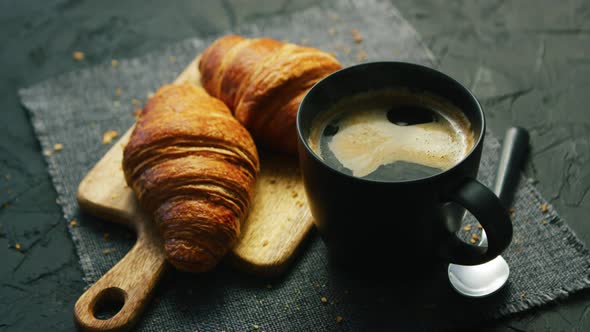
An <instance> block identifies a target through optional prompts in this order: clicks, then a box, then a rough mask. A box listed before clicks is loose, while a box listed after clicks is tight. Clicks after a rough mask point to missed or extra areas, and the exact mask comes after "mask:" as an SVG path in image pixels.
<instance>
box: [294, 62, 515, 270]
mask: <svg viewBox="0 0 590 332" xmlns="http://www.w3.org/2000/svg"><path fill="white" fill-rule="evenodd" d="M389 88H404V89H408V90H409V91H420V92H427V93H429V94H434V95H436V96H439V97H442V98H443V99H446V100H447V101H449V102H450V103H452V104H454V106H456V107H458V108H459V109H460V110H462V112H463V113H464V115H465V116H466V117H467V119H468V120H469V121H470V123H471V129H472V130H473V135H474V142H475V143H474V145H473V148H472V150H471V152H469V153H468V154H467V155H466V156H465V157H464V158H463V159H462V160H461V161H460V162H458V163H457V164H455V165H454V166H453V167H451V168H450V169H448V170H446V171H442V172H440V173H438V174H436V175H433V176H430V177H427V178H421V179H418V180H407V181H397V182H396V181H375V180H368V179H363V178H358V177H354V176H351V175H347V174H345V173H342V172H339V171H338V170H336V169H335V168H332V167H331V166H329V165H328V164H326V163H325V162H324V161H323V160H322V158H320V157H319V156H317V155H316V154H315V153H314V152H313V150H312V149H311V148H310V145H309V144H308V138H309V135H310V129H311V126H312V122H313V120H314V118H315V117H316V115H318V114H319V113H320V112H325V111H326V110H328V109H330V107H331V106H332V105H334V104H335V103H336V102H338V101H340V100H342V99H343V98H345V97H349V96H353V95H356V94H359V93H364V92H369V91H378V90H382V89H389ZM297 133H298V138H299V146H298V149H299V162H300V166H301V170H302V175H303V181H304V185H305V190H306V194H307V200H308V203H309V206H310V208H311V213H312V215H313V217H314V220H315V224H316V226H317V228H318V230H319V232H320V234H321V236H322V238H323V240H324V241H325V243H326V245H327V247H328V249H329V251H330V253H331V254H332V256H334V257H336V258H337V259H338V260H339V261H340V262H344V263H348V264H349V265H352V266H359V267H360V266H366V264H373V263H386V264H389V263H391V262H399V263H401V264H409V265H412V266H416V267H420V266H422V267H424V266H431V265H432V264H431V263H434V262H439V263H440V262H444V263H455V264H462V265H474V264H482V263H485V262H488V261H490V260H492V259H493V258H495V257H496V256H498V255H499V254H500V253H502V251H504V249H506V247H508V245H509V244H510V241H511V239H512V223H511V221H510V217H509V215H508V212H507V210H506V208H505V207H503V206H502V204H501V202H500V201H499V199H498V198H497V197H496V196H495V195H494V193H493V192H492V191H491V190H490V189H488V188H487V187H486V186H484V185H483V184H481V183H480V182H478V181H477V180H476V179H475V177H476V175H477V171H478V168H479V163H480V158H481V152H482V148H483V140H484V134H485V118H484V113H483V110H482V108H481V106H480V104H479V103H478V101H477V100H476V98H475V97H474V96H473V94H471V93H470V92H469V90H467V89H466V88H465V87H463V86H462V85H461V84H460V83H458V82H457V81H455V80H454V79H452V78H450V77H449V76H447V75H445V74H443V73H440V72H438V71H436V70H434V69H431V68H428V67H424V66H420V65H416V64H410V63H402V62H374V63H365V64H360V65H356V66H352V67H348V68H345V69H342V70H340V71H338V72H335V73H333V74H331V75H330V76H328V77H326V78H324V79H323V80H322V81H320V82H318V83H317V84H316V85H315V86H314V87H313V88H312V89H311V90H310V91H309V92H308V93H307V95H306V96H305V98H304V99H303V101H302V102H301V105H300V106H299V111H298V113H297ZM465 209H467V210H469V211H470V212H471V213H472V214H473V216H474V217H475V218H476V219H477V220H478V221H479V223H480V224H481V225H482V226H483V228H484V229H485V231H486V233H487V237H488V246H487V247H478V246H474V245H470V244H468V243H466V242H464V241H461V240H460V239H459V238H458V237H457V236H456V232H457V230H459V228H460V225H461V218H462V216H463V215H464V212H465Z"/></svg>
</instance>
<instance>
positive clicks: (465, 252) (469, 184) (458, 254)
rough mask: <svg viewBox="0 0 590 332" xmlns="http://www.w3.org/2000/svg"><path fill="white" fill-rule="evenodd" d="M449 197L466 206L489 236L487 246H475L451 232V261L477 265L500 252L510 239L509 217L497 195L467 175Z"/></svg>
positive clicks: (510, 224) (450, 199) (510, 222)
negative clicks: (452, 234)
mask: <svg viewBox="0 0 590 332" xmlns="http://www.w3.org/2000/svg"><path fill="white" fill-rule="evenodd" d="M448 199H449V201H452V202H455V203H458V204H459V205H461V206H463V207H464V208H465V209H467V210H468V211H469V212H471V214H472V215H473V216H474V217H475V219H477V221H479V223H480V224H481V226H482V227H483V229H484V230H485V232H486V234H487V237H488V246H487V247H481V246H474V245H470V244H467V243H465V242H463V241H461V240H460V239H459V238H458V237H457V236H452V240H451V248H450V257H449V259H450V262H451V263H454V264H460V265H478V264H483V263H486V262H489V261H491V260H492V259H494V258H496V257H497V256H498V255H500V254H501V253H502V252H503V251H504V249H506V248H507V247H508V245H509V244H510V241H512V221H511V220H510V216H509V215H508V211H507V210H506V208H505V207H504V205H503V204H502V202H501V201H500V199H499V198H498V197H497V196H496V195H495V194H494V193H493V192H492V191H491V190H490V189H489V188H488V187H486V186H484V185H483V184H481V183H480V182H479V181H477V180H475V179H472V178H467V179H465V181H464V182H463V183H461V184H460V185H459V186H458V187H456V188H455V189H454V190H452V191H451V192H450V193H449V197H448Z"/></svg>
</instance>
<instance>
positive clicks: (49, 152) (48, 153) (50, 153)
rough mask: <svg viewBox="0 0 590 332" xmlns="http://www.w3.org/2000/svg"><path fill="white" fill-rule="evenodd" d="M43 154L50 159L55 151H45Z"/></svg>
mask: <svg viewBox="0 0 590 332" xmlns="http://www.w3.org/2000/svg"><path fill="white" fill-rule="evenodd" d="M43 154H44V155H46V156H48V157H49V156H51V155H52V154H53V151H51V150H44V151H43Z"/></svg>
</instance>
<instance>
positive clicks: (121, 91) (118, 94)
mask: <svg viewBox="0 0 590 332" xmlns="http://www.w3.org/2000/svg"><path fill="white" fill-rule="evenodd" d="M122 94H123V89H121V88H116V89H115V96H117V97H121V95H122Z"/></svg>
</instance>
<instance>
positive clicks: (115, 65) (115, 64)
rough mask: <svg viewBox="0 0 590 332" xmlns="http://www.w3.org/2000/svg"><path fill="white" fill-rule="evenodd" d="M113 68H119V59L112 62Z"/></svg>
mask: <svg viewBox="0 0 590 332" xmlns="http://www.w3.org/2000/svg"><path fill="white" fill-rule="evenodd" d="M111 67H113V68H117V67H119V60H117V59H113V60H111Z"/></svg>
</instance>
